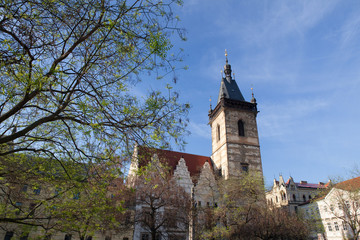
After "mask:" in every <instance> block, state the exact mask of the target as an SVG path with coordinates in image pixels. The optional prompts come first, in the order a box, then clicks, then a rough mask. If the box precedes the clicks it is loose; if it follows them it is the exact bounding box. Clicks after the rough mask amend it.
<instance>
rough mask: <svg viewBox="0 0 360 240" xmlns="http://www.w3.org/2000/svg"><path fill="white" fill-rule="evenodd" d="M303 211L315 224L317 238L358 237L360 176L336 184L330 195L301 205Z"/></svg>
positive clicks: (315, 237) (322, 239) (359, 232)
mask: <svg viewBox="0 0 360 240" xmlns="http://www.w3.org/2000/svg"><path fill="white" fill-rule="evenodd" d="M300 210H301V212H302V214H303V215H304V216H305V217H306V218H307V219H308V220H310V221H312V223H313V224H312V237H313V238H314V239H321V240H332V239H333V240H338V239H355V240H357V239H359V234H360V177H357V178H353V179H350V180H347V181H343V182H340V183H338V184H336V185H334V187H333V188H332V189H331V190H330V191H329V192H328V193H327V194H325V195H323V196H321V197H318V198H316V199H314V201H312V202H308V203H306V204H303V205H301V206H300Z"/></svg>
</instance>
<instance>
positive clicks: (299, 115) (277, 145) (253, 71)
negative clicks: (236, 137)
mask: <svg viewBox="0 0 360 240" xmlns="http://www.w3.org/2000/svg"><path fill="white" fill-rule="evenodd" d="M177 14H178V15H179V16H180V18H181V19H182V21H181V25H182V26H183V27H185V28H186V30H187V38H188V41H186V42H184V43H176V46H177V47H182V48H184V50H185V57H184V63H185V64H186V65H188V66H189V69H188V70H187V71H179V72H177V77H178V83H177V85H176V87H175V88H176V89H177V90H178V91H179V92H180V94H181V98H182V100H183V101H187V102H189V103H190V104H191V106H192V109H191V112H190V115H189V119H190V126H189V130H190V131H191V133H192V134H191V135H190V136H189V137H187V142H188V145H187V146H186V147H185V151H186V152H188V153H193V154H199V155H206V156H210V155H211V135H210V127H209V125H208V110H209V98H210V96H211V97H212V99H214V101H215V102H216V99H217V95H218V90H219V86H220V80H221V73H220V71H221V70H222V69H223V66H224V64H225V57H224V50H225V49H227V51H228V59H229V63H230V64H231V66H232V69H233V72H235V79H236V81H237V83H238V85H239V87H240V90H241V91H242V94H243V95H244V97H245V99H246V100H248V101H249V100H250V99H251V87H253V88H254V93H255V97H256V99H257V102H258V109H259V110H260V113H259V114H258V118H257V120H258V130H259V137H260V144H261V154H262V162H263V171H264V176H265V179H266V182H267V183H268V184H269V183H271V182H272V180H273V178H274V177H276V178H278V176H279V174H282V175H283V176H284V177H285V178H288V177H289V176H290V175H291V176H292V177H293V178H294V179H295V181H300V180H308V181H309V182H318V181H327V180H328V179H329V177H336V176H342V177H344V178H346V177H347V176H348V174H349V172H350V171H351V169H353V168H354V167H355V166H356V165H357V163H359V162H360V161H359V157H360V137H359V136H360V127H359V119H360V107H359V105H360V95H359V92H360V1H358V0H347V1H341V0H334V1H333V0H324V1H320V0H316V1H313V0H311V1H305V0H301V1H300V0H299V1H297V0H294V1H285V0H284V1H277V0H269V1H265V0H264V1H256V0H252V1H240V0H223V1H217V0H185V1H184V6H183V8H181V9H180V10H179V11H177ZM213 105H214V104H213Z"/></svg>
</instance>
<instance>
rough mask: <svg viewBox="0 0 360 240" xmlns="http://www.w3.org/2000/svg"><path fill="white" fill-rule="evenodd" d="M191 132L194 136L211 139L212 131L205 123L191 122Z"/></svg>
mask: <svg viewBox="0 0 360 240" xmlns="http://www.w3.org/2000/svg"><path fill="white" fill-rule="evenodd" d="M189 130H190V132H191V134H192V135H195V136H199V137H202V138H206V139H211V130H210V127H209V125H207V124H204V123H196V122H193V121H190V122H189Z"/></svg>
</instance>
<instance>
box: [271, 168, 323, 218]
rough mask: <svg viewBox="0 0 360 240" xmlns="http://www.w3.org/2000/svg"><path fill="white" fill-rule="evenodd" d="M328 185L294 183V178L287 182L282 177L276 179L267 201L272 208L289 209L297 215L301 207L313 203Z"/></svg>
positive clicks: (305, 182)
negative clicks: (312, 200)
mask: <svg viewBox="0 0 360 240" xmlns="http://www.w3.org/2000/svg"><path fill="white" fill-rule="evenodd" d="M328 185H329V183H327V184H325V183H323V182H319V183H308V182H307V181H300V182H294V179H293V178H292V177H289V179H288V180H287V181H286V182H285V181H284V178H283V177H282V176H281V175H280V176H279V180H276V179H274V182H273V186H272V189H271V190H270V191H268V192H266V200H267V203H268V205H270V206H274V207H284V208H288V210H289V211H290V212H292V213H296V212H298V207H299V205H301V204H303V203H306V202H308V201H311V199H313V198H314V197H316V196H317V195H319V193H321V192H322V191H323V190H324V189H326V187H327V186H328Z"/></svg>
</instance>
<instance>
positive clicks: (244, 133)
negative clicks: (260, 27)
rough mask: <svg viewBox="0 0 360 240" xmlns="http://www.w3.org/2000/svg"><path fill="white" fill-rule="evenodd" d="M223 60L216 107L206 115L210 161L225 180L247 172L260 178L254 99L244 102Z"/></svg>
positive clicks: (260, 166)
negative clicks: (210, 146)
mask: <svg viewBox="0 0 360 240" xmlns="http://www.w3.org/2000/svg"><path fill="white" fill-rule="evenodd" d="M225 56H226V64H225V66H224V74H225V77H222V79H221V85H220V91H219V97H218V100H217V105H216V107H215V108H214V109H211V108H210V112H209V124H210V126H211V136H212V156H211V158H212V160H213V162H214V164H215V167H216V170H217V171H218V173H219V174H221V176H223V177H224V178H225V179H227V178H229V177H230V176H235V177H236V176H239V175H240V174H242V173H243V172H248V171H258V172H259V173H260V174H262V165H261V156H260V144H259V136H258V130H257V123H256V115H257V113H258V111H257V106H256V105H257V104H256V99H255V98H254V95H252V99H251V101H250V102H247V101H245V99H244V97H243V95H242V94H241V91H240V89H239V87H238V85H237V84H236V82H235V79H233V78H232V77H231V66H230V64H229V63H228V59H227V54H225Z"/></svg>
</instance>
